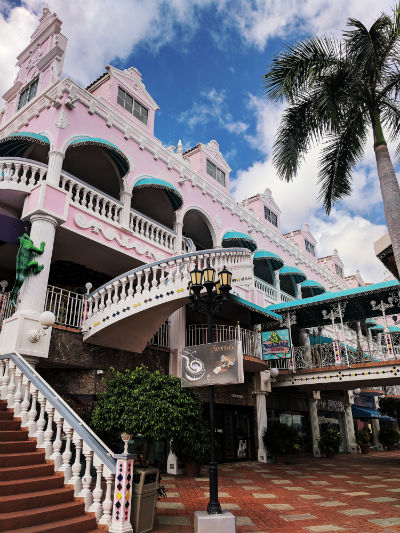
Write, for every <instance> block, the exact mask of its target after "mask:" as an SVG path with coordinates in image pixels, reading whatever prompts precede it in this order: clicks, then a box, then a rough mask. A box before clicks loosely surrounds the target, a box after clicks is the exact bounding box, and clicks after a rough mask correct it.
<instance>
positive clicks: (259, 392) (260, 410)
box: [253, 370, 273, 463]
mask: <svg viewBox="0 0 400 533" xmlns="http://www.w3.org/2000/svg"><path fill="white" fill-rule="evenodd" d="M253 386H254V391H253V394H254V396H255V398H256V413H257V441H258V461H259V462H260V463H268V462H272V460H273V458H272V457H270V460H269V457H268V451H267V450H266V448H265V446H264V442H263V438H262V437H263V434H264V431H265V429H266V428H267V394H268V392H271V382H270V378H269V371H265V370H264V371H262V372H259V373H258V374H254V377H253Z"/></svg>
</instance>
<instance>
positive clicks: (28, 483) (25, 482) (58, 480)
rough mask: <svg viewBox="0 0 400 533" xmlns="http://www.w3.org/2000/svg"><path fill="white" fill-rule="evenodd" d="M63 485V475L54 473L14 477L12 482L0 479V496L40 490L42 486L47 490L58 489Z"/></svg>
mask: <svg viewBox="0 0 400 533" xmlns="http://www.w3.org/2000/svg"><path fill="white" fill-rule="evenodd" d="M46 466H47V465H46ZM63 486H64V476H63V475H56V474H53V475H52V476H43V477H32V478H30V477H28V478H24V479H14V480H13V482H12V483H10V482H9V481H0V496H8V495H11V494H23V493H25V492H35V491H40V490H42V489H43V487H46V489H47V490H51V489H58V488H60V487H63Z"/></svg>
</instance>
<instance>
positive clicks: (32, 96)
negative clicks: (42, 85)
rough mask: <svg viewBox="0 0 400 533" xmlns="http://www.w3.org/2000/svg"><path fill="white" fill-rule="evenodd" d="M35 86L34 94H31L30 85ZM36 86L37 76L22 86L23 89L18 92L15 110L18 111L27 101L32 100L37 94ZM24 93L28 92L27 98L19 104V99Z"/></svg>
mask: <svg viewBox="0 0 400 533" xmlns="http://www.w3.org/2000/svg"><path fill="white" fill-rule="evenodd" d="M33 86H35V91H34V94H31V90H32V87H33ZM38 87H39V78H38V77H37V78H35V79H34V80H31V81H30V82H29V83H28V85H26V86H25V87H24V89H23V90H22V91H21V92H20V93H19V98H18V104H17V111H19V110H20V109H22V108H23V107H24V106H26V104H27V103H28V102H30V101H31V100H33V99H34V98H35V96H36V95H37V90H38ZM24 93H27V94H28V98H27V100H26V101H25V102H24V103H23V104H21V100H22V95H23V94H24Z"/></svg>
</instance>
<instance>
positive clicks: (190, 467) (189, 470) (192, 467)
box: [185, 463, 201, 477]
mask: <svg viewBox="0 0 400 533" xmlns="http://www.w3.org/2000/svg"><path fill="white" fill-rule="evenodd" d="M200 466H201V465H200V464H199V463H185V470H186V475H187V476H189V477H199V475H200Z"/></svg>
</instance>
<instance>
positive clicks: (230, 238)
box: [222, 231, 257, 252]
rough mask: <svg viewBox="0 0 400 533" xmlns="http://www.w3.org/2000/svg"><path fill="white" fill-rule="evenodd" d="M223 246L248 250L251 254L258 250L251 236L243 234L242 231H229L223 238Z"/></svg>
mask: <svg viewBox="0 0 400 533" xmlns="http://www.w3.org/2000/svg"><path fill="white" fill-rule="evenodd" d="M222 246H223V247H224V248H230V247H231V246H238V247H240V248H248V249H249V250H250V251H251V252H254V250H257V244H256V242H255V240H254V239H252V238H251V237H250V235H246V233H241V232H240V231H227V232H226V233H225V235H224V236H223V237H222Z"/></svg>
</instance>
